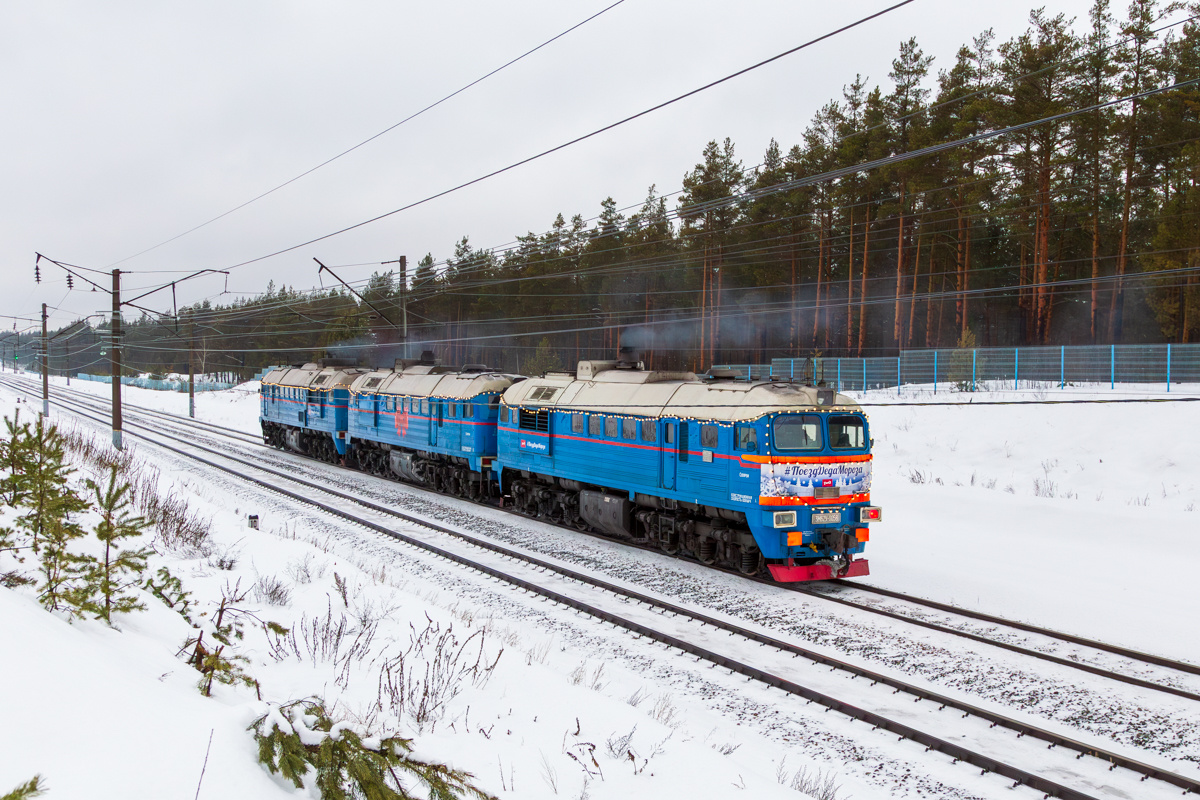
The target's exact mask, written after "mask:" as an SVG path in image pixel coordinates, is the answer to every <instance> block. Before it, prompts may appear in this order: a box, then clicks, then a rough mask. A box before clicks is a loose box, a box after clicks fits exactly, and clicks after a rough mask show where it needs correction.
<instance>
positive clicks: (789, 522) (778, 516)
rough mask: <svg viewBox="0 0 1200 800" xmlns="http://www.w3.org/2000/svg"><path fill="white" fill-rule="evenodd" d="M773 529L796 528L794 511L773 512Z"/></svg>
mask: <svg viewBox="0 0 1200 800" xmlns="http://www.w3.org/2000/svg"><path fill="white" fill-rule="evenodd" d="M775 527H776V528H794V527H796V512H795V511H776V512H775Z"/></svg>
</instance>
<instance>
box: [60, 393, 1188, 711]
mask: <svg viewBox="0 0 1200 800" xmlns="http://www.w3.org/2000/svg"><path fill="white" fill-rule="evenodd" d="M71 393H72V394H74V395H75V396H76V397H81V398H85V399H86V400H87V401H88V402H92V403H100V400H99V399H98V398H95V397H92V396H91V395H88V394H87V393H85V392H77V391H72V392H71ZM140 410H143V411H147V412H149V413H151V414H158V415H159V416H166V417H169V418H175V419H179V420H181V421H184V422H188V423H191V422H194V421H193V420H191V419H190V418H184V417H177V416H176V415H173V414H169V413H167V412H158V411H155V410H154V409H144V408H141V409H140ZM203 424H205V425H211V427H213V428H216V429H219V430H222V431H229V432H230V433H233V434H237V435H239V436H243V437H246V438H247V439H250V440H251V441H252V442H253V443H254V444H261V443H260V442H259V441H258V439H257V438H254V437H251V436H250V435H249V434H247V433H245V432H244V431H238V430H235V429H233V428H226V427H224V426H219V425H212V424H211V423H203ZM221 435H225V434H221ZM228 438H232V437H228ZM264 446H266V445H264ZM243 463H246V462H243ZM314 463H320V464H326V466H337V465H332V464H327V463H326V462H314ZM404 485H407V486H413V485H412V484H407V483H405V484H404ZM413 488H417V489H423V487H419V486H413ZM426 491H428V490H426ZM439 496H441V495H439ZM459 499H461V498H459ZM465 502H471V501H465ZM483 505H487V504H486V503H485V504H483ZM519 516H522V517H523V518H526V519H534V518H531V517H525V516H524V515H519ZM539 521H541V522H543V523H544V524H548V525H555V526H556V527H561V528H563V529H564V530H567V531H570V532H572V533H576V534H583V535H586V536H592V537H594V538H598V539H601V540H603V541H608V542H616V543H618V544H622V545H625V546H628V547H634V548H637V549H640V550H646V551H649V552H655V553H658V552H661V551H660V550H659V549H658V548H656V547H652V546H646V545H640V544H637V543H635V542H628V541H623V540H619V539H614V538H613V537H610V536H605V535H603V534H596V533H592V532H590V531H580V530H578V529H577V528H574V527H571V526H567V525H561V524H557V523H553V522H548V521H545V520H539ZM709 569H715V570H716V571H718V572H722V573H725V574H729V575H738V576H739V577H741V578H743V579H747V580H750V581H754V582H757V583H760V584H762V585H765V586H774V587H777V588H780V589H783V590H785V591H793V592H800V593H803V594H806V595H808V596H810V597H814V598H817V599H820V600H825V601H828V602H831V603H836V604H839V605H843V606H846V607H848V608H855V609H859V610H861V611H866V612H868V613H871V614H876V615H878V616H882V617H885V618H887V619H893V620H896V621H900V622H905V623H908V624H910V625H915V626H917V627H921V628H926V629H928V630H933V631H937V632H940V633H945V634H948V635H951V636H956V637H959V638H962V639H967V640H969V641H974V642H978V643H980V644H985V645H991V646H994V647H998V648H1001V649H1003V650H1007V651H1009V652H1013V653H1017V654H1019V655H1025V656H1029V657H1031V658H1036V659H1039V660H1042V661H1047V662H1050V663H1052V664H1057V665H1058V666H1063V667H1068V668H1072V669H1078V670H1080V671H1081V672H1087V673H1089V674H1092V675H1097V676H1100V677H1103V678H1108V679H1110V680H1115V681H1118V682H1121V683H1126V684H1128V685H1131V686H1136V687H1138V688H1142V689H1149V690H1151V691H1159V692H1163V693H1166V694H1170V695H1174V696H1176V697H1181V698H1183V699H1186V700H1192V701H1195V702H1200V693H1196V692H1191V691H1188V690H1186V689H1180V688H1178V687H1175V686H1169V685H1166V684H1162V683H1156V682H1154V681H1150V680H1145V679H1143V678H1136V677H1133V676H1130V675H1124V674H1122V673H1119V672H1114V671H1112V670H1107V669H1105V668H1103V667H1096V666H1093V665H1091V664H1087V663H1084V662H1081V661H1075V660H1072V659H1068V658H1063V657H1061V656H1055V655H1051V654H1049V653H1043V652H1040V651H1038V650H1033V649H1031V648H1028V647H1022V646H1021V645H1019V644H1012V643H1009V642H1002V641H998V640H996V639H992V638H988V637H986V636H982V635H979V634H976V633H971V632H969V631H964V630H960V629H958V628H954V627H951V626H949V625H943V624H940V623H937V622H931V621H929V620H922V619H917V618H915V617H911V616H908V615H905V614H902V613H899V612H896V611H890V610H887V609H883V608H878V607H876V606H872V605H868V604H865V603H858V602H855V601H853V600H850V599H847V598H844V597H838V596H836V595H832V594H828V593H826V592H822V591H820V590H818V589H813V588H809V587H807V586H804V585H788V584H780V583H777V582H775V581H772V580H767V579H763V578H758V577H756V576H749V575H745V574H743V573H739V572H736V571H734V570H727V569H723V568H721V567H715V566H710V567H709ZM833 583H835V584H838V585H842V586H853V587H854V588H859V589H866V590H868V591H876V592H878V593H880V594H885V595H889V596H892V597H895V598H896V599H902V600H909V601H911V602H914V603H918V604H921V605H927V606H929V607H932V608H937V609H938V610H942V611H945V612H948V613H956V614H960V615H962V616H965V617H968V618H972V619H976V620H979V621H986V622H989V623H992V624H996V625H1003V626H1008V627H1011V628H1013V629H1015V630H1022V631H1025V632H1028V633H1035V634H1039V635H1042V636H1046V637H1048V638H1052V639H1058V640H1060V641H1064V642H1068V643H1071V644H1076V645H1080V646H1084V647H1090V648H1092V649H1094V650H1099V651H1102V652H1108V653H1112V654H1116V655H1120V656H1122V657H1124V658H1129V659H1131V660H1134V661H1141V662H1143V663H1147V664H1153V665H1155V666H1160V667H1165V668H1168V669H1174V670H1177V671H1180V672H1185V673H1191V674H1196V675H1200V667H1197V666H1196V665H1193V664H1189V663H1187V662H1184V661H1176V660H1173V659H1169V658H1165V657H1162V656H1156V655H1153V654H1150V653H1142V652H1139V651H1136V650H1131V649H1128V648H1122V647H1120V646H1118V645H1111V644H1108V643H1105V642H1100V641H1094V640H1091V639H1085V638H1083V637H1079V636H1074V635H1072V634H1068V633H1061V632H1058V631H1053V630H1050V629H1047V628H1039V627H1037V626H1033V625H1028V624H1026V623H1019V622H1012V621H1009V620H1005V619H1003V618H1001V617H996V616H991V615H987V614H983V613H980V612H971V611H968V610H966V609H959V608H957V607H955V606H949V605H945V604H939V603H936V602H935V601H931V600H923V599H921V598H915V597H909V596H907V595H903V594H902V593H899V592H891V591H889V590H883V589H876V588H875V587H872V586H868V585H866V584H859V583H852V582H848V581H845V580H837V581H833Z"/></svg>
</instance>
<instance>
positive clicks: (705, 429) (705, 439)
mask: <svg viewBox="0 0 1200 800" xmlns="http://www.w3.org/2000/svg"><path fill="white" fill-rule="evenodd" d="M700 446H701V447H716V446H717V426H716V425H701V426H700Z"/></svg>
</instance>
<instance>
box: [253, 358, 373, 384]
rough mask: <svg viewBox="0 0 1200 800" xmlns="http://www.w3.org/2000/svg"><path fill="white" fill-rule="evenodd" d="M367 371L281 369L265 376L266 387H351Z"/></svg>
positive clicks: (306, 367)
mask: <svg viewBox="0 0 1200 800" xmlns="http://www.w3.org/2000/svg"><path fill="white" fill-rule="evenodd" d="M365 371H366V370H364V369H362V368H359V367H321V366H318V365H317V364H305V365H304V366H302V367H279V368H277V369H273V370H271V371H270V372H268V373H267V374H266V375H264V376H263V379H262V382H263V384H265V385H274V386H296V387H303V388H312V389H329V388H332V387H334V386H349V385H350V384H351V383H352V382H353V381H354V379H355V378H357V377H358V376H359V375H361V374H363V372H365Z"/></svg>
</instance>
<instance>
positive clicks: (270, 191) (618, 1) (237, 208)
mask: <svg viewBox="0 0 1200 800" xmlns="http://www.w3.org/2000/svg"><path fill="white" fill-rule="evenodd" d="M624 2H625V0H616V2H615V3H613V4H612V5H609V6H607V7H605V8H602V9H601V10H599V11H597V12H596V13H595V14H592V15H591V16H590V17H588V18H587V19H585V20H583V21H582V22H577V23H576V24H574V25H572V26H571V27H570V28H567V29H566V30H565V31H562V32H561V33H558V34H556V35H555V36H552V37H550V38H549V39H547V40H546V41H544V42H542V43H541V44H539V45H538V46H537V47H534V48H533V49H531V50H526V51H525V52H524V53H522V54H521V55H519V56H517V57H516V58H514V59H512V60H510V61H508V62H506V63H504V64H501V65H500V66H499V67H496V68H495V69H493V70H492V71H491V72H488V73H487V74H485V75H483V76H481V77H478V78H476V79H475V80H473V81H471V82H470V83H468V84H467V85H465V86H463V87H461V88H459V89H456V90H454V91H453V92H451V93H450V94H448V95H446V96H445V97H443V98H442V99H440V100H437V101H435V102H433V103H430V104H429V105H427V106H425V107H424V108H422V109H421V110H420V111H416V112H414V113H412V114H409V115H408V116H407V117H405V118H404V119H402V120H400V121H399V122H397V123H395V124H394V125H391V126H389V127H387V128H384V129H383V130H381V131H380V132H379V133H377V134H375V135H374V136H370V137H368V138H366V139H364V140H363V141H361V142H359V143H358V144H356V145H354V146H353V147H349V148H347V149H345V150H343V151H342V152H340V153H338V154H337V155H335V156H333V157H331V158H327V159H325V160H324V161H322V162H321V163H320V164H317V165H316V166H315V167H311V168H310V169H307V170H305V171H304V172H301V173H300V174H299V175H297V176H295V177H294V178H289V179H288V180H286V181H284V182H283V183H281V184H279V185H278V186H275V187H273V188H271V189H268V190H267V191H265V192H263V193H262V194H260V195H257V196H255V197H252V198H250V199H249V200H247V201H246V202H244V203H242V204H241V205H238V206H234V207H233V208H231V209H229V210H228V211H225V212H223V213H221V214H218V215H217V216H215V217H213V218H212V219H210V220H207V221H206V222H202V223H200V224H199V225H196V226H194V227H192V228H189V229H188V230H186V231H184V232H183V233H179V234H176V235H175V236H172V237H171V238H170V239H166V240H164V241H161V242H159V243H158V244H156V245H153V246H152V247H147V248H146V249H145V250H142V251H140V252H137V253H134V254H133V255H131V256H126V257H125V258H122V259H120V260H119V261H114V262H113V263H111V264H109V265H108V267H106V269H109V270H111V269H112V268H113V267H115V266H117V265H118V264H123V263H125V262H126V261H129V260H130V259H134V258H137V257H138V256H143V255H145V254H146V253H149V252H151V251H152V250H157V249H158V248H160V247H162V246H164V245H167V244H170V243H171V242H173V241H175V240H176V239H181V238H183V237H184V236H187V235H188V234H190V233H195V232H196V231H198V230H200V229H201V228H204V227H206V226H208V225H211V224H212V223H214V222H216V221H218V220H221V219H224V218H225V217H227V216H229V215H230V214H232V213H234V212H236V211H240V210H241V209H243V208H245V207H246V206H248V205H250V204H251V203H255V202H257V201H259V200H262V199H263V198H264V197H267V196H268V195H271V194H274V193H275V192H277V191H279V190H280V189H282V188H284V187H286V186H290V185H291V184H293V183H295V182H296V181H298V180H300V179H301V178H304V177H306V176H308V175H311V174H312V173H314V172H316V171H317V170H319V169H321V168H322V167H325V166H328V165H329V164H332V163H333V162H334V161H337V160H338V159H339V158H341V157H342V156H345V155H349V154H350V153H353V152H354V151H355V150H357V149H358V148H360V147H363V146H364V145H367V144H369V143H371V142H373V141H375V140H376V139H378V138H379V137H381V136H383V135H384V134H387V133H390V132H391V131H394V130H395V129H396V128H399V127H400V126H401V125H403V124H405V123H406V122H410V121H412V120H414V119H416V118H417V117H419V116H421V115H422V114H424V113H425V112H426V111H430V110H432V109H434V108H437V107H438V106H440V105H441V104H442V103H445V102H446V101H447V100H450V99H451V98H453V97H456V96H457V95H460V94H462V93H463V92H465V91H467V90H468V89H470V88H471V87H472V86H476V85H478V84H480V83H482V82H483V81H485V80H487V79H488V78H490V77H492V76H493V75H495V74H496V73H498V72H501V71H502V70H505V69H507V68H508V67H511V66H512V65H513V64H516V63H517V62H518V61H521V60H522V59H524V58H526V57H527V56H531V55H533V54H534V53H536V52H537V51H538V50H541V49H542V48H543V47H546V46H547V45H550V44H552V43H554V42H556V41H558V40H559V39H561V38H562V37H564V36H566V35H567V34H568V33H571V32H572V31H575V30H577V29H579V28H581V27H583V26H584V25H586V24H587V23H589V22H591V21H592V20H594V19H596V18H597V17H599V16H600V15H602V14H604V13H606V12H608V11H611V10H612V9H614V8H616V7H617V6H619V5H621V4H622V3H624Z"/></svg>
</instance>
